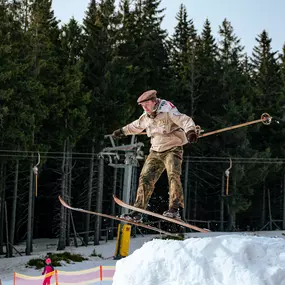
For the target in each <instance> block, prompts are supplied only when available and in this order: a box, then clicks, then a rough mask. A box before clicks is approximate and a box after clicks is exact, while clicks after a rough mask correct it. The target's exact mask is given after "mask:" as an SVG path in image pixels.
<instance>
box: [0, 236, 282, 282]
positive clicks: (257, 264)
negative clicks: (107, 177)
mask: <svg viewBox="0 0 285 285" xmlns="http://www.w3.org/2000/svg"><path fill="white" fill-rule="evenodd" d="M283 232H284V231H262V232H240V233H237V232H236V233H234V232H232V233H227V232H208V233H198V232H191V233H187V234H186V239H185V240H184V241H174V240H159V239H156V237H158V238H159V237H160V235H144V236H142V235H140V234H139V233H138V234H137V236H136V238H131V241H130V247H129V255H128V256H127V257H126V258H123V259H121V260H118V261H117V260H114V259H113V256H114V254H115V248H116V240H115V239H114V240H109V241H108V242H105V241H101V242H100V245H97V246H95V247H94V246H93V243H92V241H90V244H89V246H88V247H85V246H80V247H78V248H75V247H74V246H72V245H71V246H69V247H66V249H65V251H67V252H71V253H80V254H81V255H83V256H84V257H86V258H88V260H86V261H83V262H75V263H73V262H72V263H69V264H68V263H63V264H62V266H61V267H55V269H57V270H59V271H65V273H64V272H63V273H60V272H59V277H60V276H67V277H69V278H71V279H70V280H69V284H73V283H72V282H73V278H72V277H73V276H75V275H77V274H78V273H79V274H82V275H81V276H83V277H86V276H85V274H87V272H86V271H89V269H92V268H95V267H98V266H100V265H103V266H108V269H107V268H106V267H105V268H103V275H104V272H105V271H104V270H114V267H115V275H114V279H113V282H112V281H104V282H102V285H111V284H112V285H142V284H143V285H154V284H155V285H189V284H191V285H208V284H211V285H229V284H230V285H269V284H270V285H285V237H284V234H283ZM78 242H79V243H80V241H79V240H78ZM57 243H58V240H57V239H35V240H34V241H33V249H34V251H33V253H32V255H31V256H25V255H23V256H19V255H18V254H17V253H16V252H14V256H15V257H13V258H8V259H7V258H5V257H4V255H0V280H2V285H13V273H14V272H15V271H16V272H17V273H18V274H24V275H25V276H26V277H25V276H19V278H18V277H17V280H16V281H17V284H18V285H33V284H35V285H38V284H42V282H41V281H42V279H43V278H44V276H42V275H41V272H42V269H38V270H36V269H35V268H28V267H27V266H26V264H27V262H28V260H30V259H33V258H41V259H42V260H44V257H45V256H46V255H47V252H57V250H56V248H57ZM15 247H16V248H17V250H18V251H20V252H22V253H23V254H24V252H25V241H24V242H22V243H19V244H17V245H15ZM94 249H95V251H96V253H97V254H101V255H102V257H103V259H101V258H99V257H94V256H90V255H91V254H92V253H93V252H94ZM82 270H84V271H82ZM75 271H76V272H75ZM68 272H70V273H71V272H72V274H69V273H68ZM75 273H76V274H75ZM113 274H114V273H113ZM29 276H34V277H33V279H31V278H27V277H29ZM24 277H25V279H26V280H28V282H25V281H24V280H25V279H24ZM31 281H33V282H31ZM52 281H54V280H52ZM189 281H190V282H189ZM0 283H1V282H0ZM52 284H54V283H52ZM89 284H90V283H89ZM96 284H99V283H96ZM90 285H95V284H94V283H92V284H90Z"/></svg>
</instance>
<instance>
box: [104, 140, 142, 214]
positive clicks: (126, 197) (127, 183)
mask: <svg viewBox="0 0 285 285" xmlns="http://www.w3.org/2000/svg"><path fill="white" fill-rule="evenodd" d="M105 138H109V139H110V142H111V145H112V146H111V147H106V148H104V149H103V150H102V151H101V152H100V153H99V156H101V157H107V158H108V159H109V165H110V166H112V167H116V168H123V169H124V182H123V195H122V196H123V197H120V198H122V200H123V201H124V202H126V203H128V204H129V203H130V197H131V185H132V173H133V168H134V167H137V166H138V161H139V160H143V159H144V153H143V151H142V147H143V146H144V144H143V143H142V142H137V143H136V142H135V138H136V137H135V135H132V136H131V143H130V144H127V145H119V146H116V145H115V142H114V138H113V136H112V135H106V136H105ZM120 152H123V153H124V163H120V162H119V161H120ZM127 212H128V210H127V209H125V208H122V209H121V214H126V213H127Z"/></svg>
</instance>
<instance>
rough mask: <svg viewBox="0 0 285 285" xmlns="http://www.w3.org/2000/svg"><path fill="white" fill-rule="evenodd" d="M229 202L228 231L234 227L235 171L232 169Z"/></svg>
mask: <svg viewBox="0 0 285 285" xmlns="http://www.w3.org/2000/svg"><path fill="white" fill-rule="evenodd" d="M231 198H232V199H231V203H228V210H229V211H228V213H229V224H228V229H229V230H230V231H232V230H235V229H236V171H235V169H233V174H232V196H231Z"/></svg>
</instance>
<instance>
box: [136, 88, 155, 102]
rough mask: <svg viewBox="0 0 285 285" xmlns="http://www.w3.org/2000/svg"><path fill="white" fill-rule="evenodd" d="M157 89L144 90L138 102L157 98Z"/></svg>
mask: <svg viewBox="0 0 285 285" xmlns="http://www.w3.org/2000/svg"><path fill="white" fill-rule="evenodd" d="M156 93H157V92H156V90H148V91H146V92H144V93H143V94H142V95H141V96H140V97H139V98H138V100H137V102H138V104H141V103H142V102H145V101H149V100H155V99H156Z"/></svg>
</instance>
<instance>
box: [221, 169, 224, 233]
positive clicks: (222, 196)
mask: <svg viewBox="0 0 285 285" xmlns="http://www.w3.org/2000/svg"><path fill="white" fill-rule="evenodd" d="M224 192H225V173H224V172H223V174H222V188H221V203H220V231H221V232H222V231H224V209H225V201H224Z"/></svg>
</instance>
